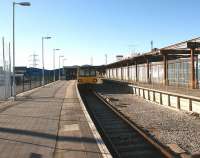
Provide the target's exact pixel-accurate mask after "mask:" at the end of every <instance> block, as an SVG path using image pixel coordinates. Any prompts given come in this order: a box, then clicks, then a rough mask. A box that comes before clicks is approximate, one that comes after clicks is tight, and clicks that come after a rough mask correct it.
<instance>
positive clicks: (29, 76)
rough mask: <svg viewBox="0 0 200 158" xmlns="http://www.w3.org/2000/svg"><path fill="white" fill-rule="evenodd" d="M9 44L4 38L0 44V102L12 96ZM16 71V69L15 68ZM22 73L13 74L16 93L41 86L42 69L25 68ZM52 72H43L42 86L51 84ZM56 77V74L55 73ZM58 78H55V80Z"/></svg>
mask: <svg viewBox="0 0 200 158" xmlns="http://www.w3.org/2000/svg"><path fill="white" fill-rule="evenodd" d="M10 48H11V47H10V43H8V42H7V41H6V40H5V39H4V38H2V42H1V44H0V100H5V99H7V98H9V97H11V96H12V72H11V55H10V54H11V49H10ZM15 70H16V68H15ZM25 70H26V71H25V72H24V73H20V74H17V73H16V74H15V84H16V93H17V94H19V93H21V92H24V91H27V90H31V89H33V88H36V87H39V86H41V85H42V69H37V68H26V69H25ZM53 75H54V74H53V71H52V70H45V71H44V81H45V82H44V84H48V83H50V82H53ZM56 75H57V76H58V73H56ZM57 79H58V77H56V80H57Z"/></svg>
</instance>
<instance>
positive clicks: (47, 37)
mask: <svg viewBox="0 0 200 158" xmlns="http://www.w3.org/2000/svg"><path fill="white" fill-rule="evenodd" d="M44 39H51V37H49V36H46V37H42V85H43V86H44Z"/></svg>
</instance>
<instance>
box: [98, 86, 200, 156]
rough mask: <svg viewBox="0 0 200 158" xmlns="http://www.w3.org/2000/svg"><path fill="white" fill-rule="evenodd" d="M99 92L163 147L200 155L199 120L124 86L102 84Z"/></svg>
mask: <svg viewBox="0 0 200 158" xmlns="http://www.w3.org/2000/svg"><path fill="white" fill-rule="evenodd" d="M97 91H99V92H100V93H101V94H102V95H103V96H105V97H107V98H109V99H110V101H112V102H113V103H114V104H115V106H116V107H117V108H118V109H119V110H120V111H121V112H123V113H124V114H126V115H127V116H128V117H129V118H130V119H131V120H133V121H134V122H135V123H136V124H137V125H138V126H140V127H143V128H144V129H145V130H146V131H148V132H149V133H150V134H151V135H153V136H154V137H155V138H156V139H158V140H159V141H160V142H162V143H163V144H177V145H178V146H179V147H181V148H182V149H183V150H185V151H187V152H188V153H190V154H199V153H200V118H199V117H195V116H191V115H189V114H187V113H185V112H183V111H178V110H176V109H171V108H168V107H166V106H162V105H158V104H154V103H151V102H148V101H146V100H144V99H142V98H140V97H138V96H134V95H132V94H128V91H127V90H124V89H122V88H121V87H117V88H116V87H113V86H109V85H107V84H106V85H104V84H103V85H101V86H99V87H97ZM119 92H120V93H119Z"/></svg>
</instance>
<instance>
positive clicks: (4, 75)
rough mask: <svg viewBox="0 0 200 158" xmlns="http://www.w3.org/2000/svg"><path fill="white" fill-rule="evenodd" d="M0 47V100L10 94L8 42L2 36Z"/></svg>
mask: <svg viewBox="0 0 200 158" xmlns="http://www.w3.org/2000/svg"><path fill="white" fill-rule="evenodd" d="M0 49H1V50H0V100H4V99H6V98H9V97H10V96H11V80H10V79H11V77H10V76H11V62H10V43H8V42H7V41H6V40H5V39H4V38H2V43H1V45H0Z"/></svg>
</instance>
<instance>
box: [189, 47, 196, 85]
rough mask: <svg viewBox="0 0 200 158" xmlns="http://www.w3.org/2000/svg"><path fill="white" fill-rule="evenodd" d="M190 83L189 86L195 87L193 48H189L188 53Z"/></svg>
mask: <svg viewBox="0 0 200 158" xmlns="http://www.w3.org/2000/svg"><path fill="white" fill-rule="evenodd" d="M190 72H191V75H190V83H191V88H192V89H194V88H196V84H195V81H196V80H195V68H194V49H191V53H190Z"/></svg>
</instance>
